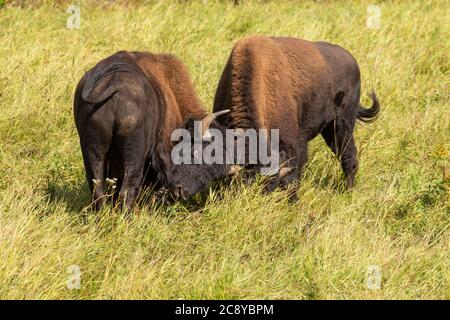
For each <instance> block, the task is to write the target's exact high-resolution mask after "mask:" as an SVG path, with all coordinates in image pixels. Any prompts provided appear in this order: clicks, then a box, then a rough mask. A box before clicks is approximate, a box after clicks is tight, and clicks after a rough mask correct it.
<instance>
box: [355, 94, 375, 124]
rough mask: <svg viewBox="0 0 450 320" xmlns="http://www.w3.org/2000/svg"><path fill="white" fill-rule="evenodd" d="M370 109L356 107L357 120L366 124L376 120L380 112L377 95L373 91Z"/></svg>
mask: <svg viewBox="0 0 450 320" xmlns="http://www.w3.org/2000/svg"><path fill="white" fill-rule="evenodd" d="M371 97H372V107H370V108H369V109H366V108H364V107H363V106H361V105H360V106H358V116H357V118H358V120H360V121H362V122H366V123H370V122H373V121H375V120H376V119H377V116H378V113H379V112H380V102H378V99H377V95H376V94H375V91H372V94H371Z"/></svg>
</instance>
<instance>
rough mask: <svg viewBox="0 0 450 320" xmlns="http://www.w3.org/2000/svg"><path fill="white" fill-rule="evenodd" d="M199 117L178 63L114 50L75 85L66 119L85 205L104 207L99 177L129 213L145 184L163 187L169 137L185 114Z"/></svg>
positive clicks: (187, 79)
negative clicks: (71, 126) (82, 175)
mask: <svg viewBox="0 0 450 320" xmlns="http://www.w3.org/2000/svg"><path fill="white" fill-rule="evenodd" d="M188 115H189V116H190V117H191V118H194V119H195V118H197V119H201V118H203V117H204V116H205V115H206V112H205V111H204V108H203V106H202V104H201V103H200V101H199V100H198V98H197V95H196V92H195V89H194V86H193V83H192V81H191V79H190V77H189V73H188V71H187V69H186V67H185V66H184V64H183V63H182V62H181V61H180V60H179V59H178V58H176V57H175V56H173V55H168V54H152V53H146V52H126V51H120V52H117V53H115V54H113V55H112V56H110V57H108V58H106V59H104V60H102V61H100V62H99V63H98V64H97V65H96V66H94V67H93V68H92V69H91V70H89V71H88V72H86V74H85V75H84V76H83V77H82V79H81V80H80V82H79V84H78V86H77V88H76V91H75V100H74V117H75V123H76V127H77V131H78V135H79V139H80V145H81V151H82V154H83V160H84V166H85V169H86V176H87V181H88V183H89V186H90V189H91V192H92V195H93V203H94V207H95V208H96V209H100V208H101V207H102V205H103V204H104V203H105V193H106V192H107V187H108V185H107V182H106V179H107V178H108V177H109V178H116V179H117V180H116V185H115V188H116V190H115V192H114V201H115V202H118V203H120V204H121V206H125V208H126V209H127V210H131V208H132V207H133V205H134V203H135V201H136V197H137V196H138V194H139V192H140V190H141V187H142V185H143V183H144V176H145V177H146V179H145V181H146V182H147V183H156V184H158V185H160V186H161V185H164V184H166V182H167V180H168V173H169V169H170V166H171V159H170V152H171V149H172V141H171V139H170V136H171V133H172V131H173V130H174V129H176V128H178V127H180V126H181V125H182V124H183V122H184V120H185V118H186V117H187V116H188Z"/></svg>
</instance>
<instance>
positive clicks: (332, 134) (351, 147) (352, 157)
mask: <svg viewBox="0 0 450 320" xmlns="http://www.w3.org/2000/svg"><path fill="white" fill-rule="evenodd" d="M353 128H354V125H349V124H348V123H346V122H345V121H344V120H335V121H332V122H330V123H329V124H328V125H327V126H326V127H325V128H324V129H323V130H322V137H323V138H324V140H325V142H326V143H327V145H328V147H330V149H331V150H332V151H333V153H334V154H335V155H336V156H337V157H338V159H339V161H340V163H341V166H342V170H343V171H344V174H345V178H346V187H347V190H349V189H351V188H353V186H354V184H355V176H356V172H357V170H358V160H357V158H356V154H357V151H356V145H355V141H354V139H353Z"/></svg>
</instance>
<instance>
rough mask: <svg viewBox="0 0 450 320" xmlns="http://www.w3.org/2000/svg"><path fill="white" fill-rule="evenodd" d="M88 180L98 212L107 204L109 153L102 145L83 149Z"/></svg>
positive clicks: (93, 202) (93, 145)
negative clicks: (106, 168) (106, 180)
mask: <svg viewBox="0 0 450 320" xmlns="http://www.w3.org/2000/svg"><path fill="white" fill-rule="evenodd" d="M82 153H83V160H84V166H85V169H86V178H87V181H88V184H89V187H90V190H91V195H92V204H93V207H94V209H95V210H96V211H98V210H100V209H101V208H102V207H103V205H104V204H105V202H106V194H105V190H106V186H105V164H106V153H107V151H106V150H105V148H103V146H102V145H101V144H92V145H89V146H87V147H85V148H82Z"/></svg>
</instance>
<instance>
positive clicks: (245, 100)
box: [172, 36, 380, 197]
mask: <svg viewBox="0 0 450 320" xmlns="http://www.w3.org/2000/svg"><path fill="white" fill-rule="evenodd" d="M360 91H361V79H360V71H359V67H358V64H357V62H356V61H355V59H354V58H353V57H352V55H351V54H350V53H349V52H348V51H346V50H345V49H343V48H341V47H339V46H337V45H333V44H330V43H326V42H310V41H306V40H301V39H295V38H287V37H267V36H250V37H247V38H244V39H242V40H240V41H238V42H237V43H236V45H235V46H234V48H233V50H232V52H231V56H230V57H229V59H228V62H227V64H226V66H225V69H224V71H223V73H222V77H221V79H220V82H219V85H218V88H217V92H216V96H215V102H214V112H215V113H217V112H222V111H223V112H226V110H229V113H228V114H226V115H224V116H222V117H221V118H219V119H220V120H219V121H213V122H212V123H208V125H209V124H210V125H211V128H217V129H219V130H224V128H234V129H235V128H240V129H243V130H244V131H245V130H246V129H248V128H257V129H261V128H263V129H264V128H265V129H279V151H280V152H279V154H280V156H281V159H280V163H283V164H284V167H281V168H282V169H280V171H279V172H278V174H276V175H275V176H274V177H273V179H272V182H271V183H269V187H268V188H269V190H271V189H273V188H274V187H275V186H278V185H281V186H285V185H287V184H288V183H290V182H293V181H296V180H298V179H299V178H300V175H301V172H302V168H303V166H304V165H305V163H306V161H307V144H308V141H310V140H311V139H313V138H314V137H316V136H317V135H318V134H319V133H321V134H322V136H323V138H324V139H325V142H326V143H327V145H328V146H329V147H330V148H331V150H332V151H333V152H334V153H335V154H336V155H337V156H338V158H339V159H340V162H341V164H342V168H343V170H344V173H345V176H346V185H347V188H351V187H352V186H353V184H354V180H355V174H356V170H357V167H358V164H357V159H356V147H355V142H354V140H353V129H354V126H355V122H356V119H359V120H361V121H363V122H370V121H372V120H374V119H375V117H376V116H377V114H378V112H379V111H380V106H379V103H378V100H377V98H376V96H375V93H372V100H373V105H372V107H371V108H370V109H366V108H363V107H362V106H361V105H360V102H359V101H360ZM209 143H210V142H209V141H203V146H204V147H205V146H206V145H208V144H209ZM224 152H225V151H224ZM230 170H231V171H235V167H233V166H230V165H227V164H223V165H219V164H213V165H208V164H201V165H194V164H181V165H176V166H174V167H173V171H172V183H173V185H172V187H173V188H175V191H176V193H177V194H180V195H182V196H183V197H189V196H191V195H193V194H195V193H197V192H198V191H200V190H201V189H203V188H205V187H206V186H207V185H208V184H209V183H210V182H211V181H212V180H213V179H216V178H219V177H222V176H225V175H226V174H228V173H229V171H230ZM294 197H295V195H294Z"/></svg>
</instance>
